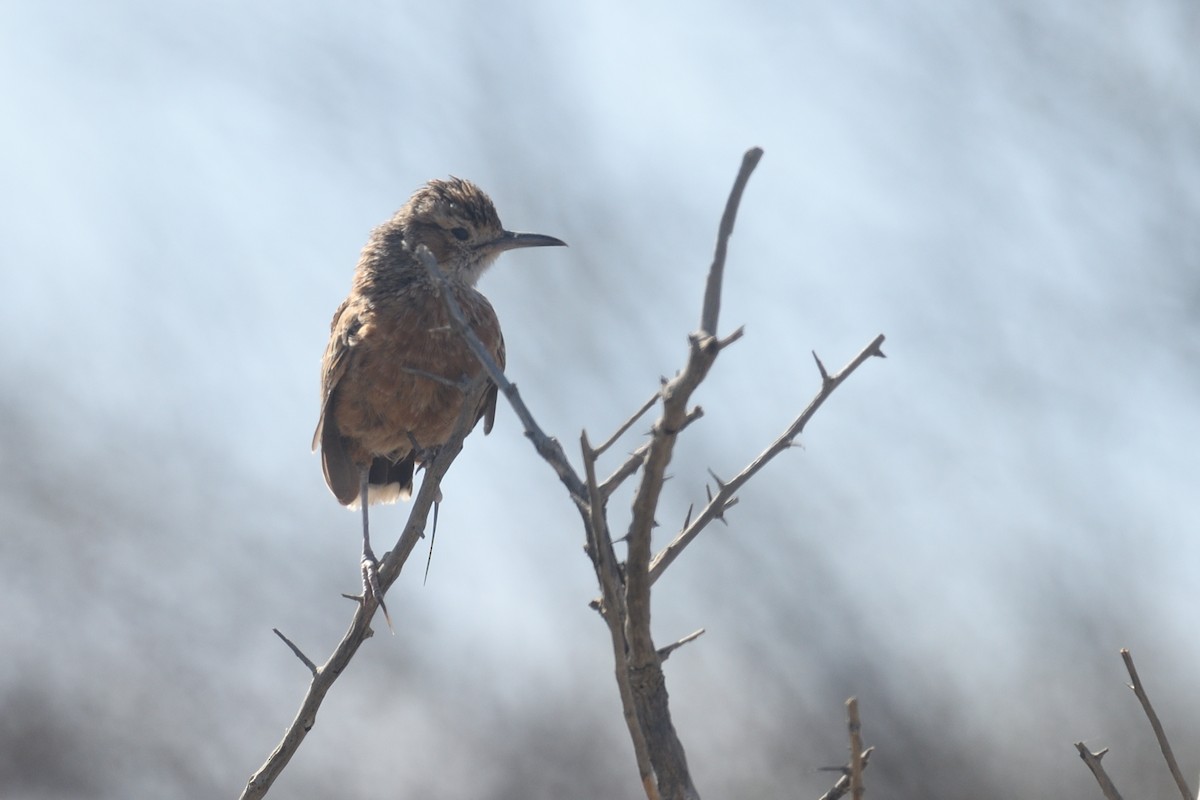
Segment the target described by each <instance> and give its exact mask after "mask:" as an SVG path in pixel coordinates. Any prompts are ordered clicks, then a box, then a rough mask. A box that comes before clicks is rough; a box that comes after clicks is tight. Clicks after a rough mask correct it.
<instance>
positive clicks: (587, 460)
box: [579, 431, 659, 800]
mask: <svg viewBox="0 0 1200 800" xmlns="http://www.w3.org/2000/svg"><path fill="white" fill-rule="evenodd" d="M579 445H580V449H581V450H582V451H583V466H584V474H585V477H586V479H587V489H588V507H589V509H590V516H589V518H588V519H587V520H585V527H586V528H587V534H588V549H589V551H590V555H591V559H592V566H593V567H594V568H595V570H596V580H597V581H598V582H599V584H600V591H601V599H600V601H599V603H597V604H596V605H597V607H598V608H599V610H600V616H601V618H602V619H603V620H604V624H605V625H606V626H607V627H608V632H609V639H610V643H611V645H612V650H613V665H614V672H615V675H616V679H617V692H618V693H619V695H620V697H621V709H622V712H623V713H624V716H625V726H626V727H627V728H628V729H629V738H630V740H631V741H632V742H633V752H634V757H635V758H636V760H637V767H638V775H639V777H640V778H641V781H642V788H643V789H645V791H646V798H647V800H659V795H658V785H657V783H656V782H655V780H654V767H653V765H652V764H651V761H650V750H649V747H648V746H647V744H646V737H645V734H644V732H643V731H642V727H641V724H640V723H639V722H638V718H637V712H636V710H635V706H634V700H633V687H632V686H631V685H630V681H629V673H628V671H627V670H626V669H625V651H626V648H625V595H624V591H623V590H624V581H623V580H622V578H621V570H620V567H619V566H618V565H617V556H616V553H615V552H613V543H612V536H611V534H609V532H608V520H607V518H606V517H605V515H604V500H603V498H602V497H601V494H600V489H599V487H598V486H597V485H596V458H597V456H598V455H599V454H598V452H597V451H595V450H593V449H592V447H591V445H590V444H589V443H588V438H587V432H586V431H585V432H584V433H582V434H581V435H580V439H579Z"/></svg>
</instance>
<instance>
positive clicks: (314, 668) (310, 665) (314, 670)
mask: <svg viewBox="0 0 1200 800" xmlns="http://www.w3.org/2000/svg"><path fill="white" fill-rule="evenodd" d="M271 630H273V631H274V632H275V635H276V636H278V637H279V638H280V639H282V640H283V643H284V644H286V645H287V646H288V647H290V648H291V650H292V652H293V653H294V654H295V655H296V658H298V659H300V661H301V662H303V664H304V666H306V667H308V671H309V672H311V673H312V674H313V677H316V675H317V665H316V664H314V663H313V662H312V659H311V658H309V657H308V656H306V655H304V651H303V650H301V649H300V648H299V647H297V646H296V643H295V642H293V641H292V640H291V639H289V638H288V637H286V636H284V635H283V633H282V632H281V631H280V630H279V628H271Z"/></svg>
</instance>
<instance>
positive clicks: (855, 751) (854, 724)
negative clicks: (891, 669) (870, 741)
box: [846, 697, 866, 800]
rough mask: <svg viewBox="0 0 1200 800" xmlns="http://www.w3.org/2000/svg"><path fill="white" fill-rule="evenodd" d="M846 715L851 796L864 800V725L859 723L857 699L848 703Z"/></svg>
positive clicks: (853, 698) (852, 699) (857, 799)
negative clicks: (862, 735)
mask: <svg viewBox="0 0 1200 800" xmlns="http://www.w3.org/2000/svg"><path fill="white" fill-rule="evenodd" d="M846 715H847V717H848V718H849V728H850V796H851V797H853V798H854V800H862V796H863V792H864V791H866V789H865V788H864V787H863V762H862V737H861V735H860V734H861V732H862V723H861V722H859V721H858V698H857V697H851V698H850V699H849V700H847V701H846Z"/></svg>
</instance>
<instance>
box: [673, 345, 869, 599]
mask: <svg viewBox="0 0 1200 800" xmlns="http://www.w3.org/2000/svg"><path fill="white" fill-rule="evenodd" d="M883 342H884V336H883V334H880V335H878V336H876V337H875V339H874V340H872V342H871V343H870V344H868V345H867V346H866V347H864V348H863V349H862V350H861V351H860V352H859V354H858V355H856V356H855V357H854V358H853V359H851V360H850V363H848V364H847V365H846V366H844V367H842V369H841V370H840V371H838V373H837V374H836V375H829V374H828V373H826V372H825V368H824V365H821V376H822V380H821V388H820V390H819V391H818V392H817V394H816V396H815V397H814V398H813V399H812V401H810V402H809V404H808V407H807V408H805V409H804V411H803V412H801V414H800V416H798V417H796V419H795V420H793V422H792V424H791V425H789V426H788V428H787V430H785V431H784V432H783V433H782V434H781V435H780V436H779V438H777V439H776V440H775V441H774V442H773V443H772V444H771V445H770V446H769V447H768V448H767V449H766V450H764V451H763V452H761V453H760V454H759V455H758V456H757V457H756V458H755V459H754V460H753V461H751V462H750V463H749V464H748V465H746V467H745V468H744V469H743V470H742V471H741V472H739V473H738V474H737V475H735V476H734V477H733V478H731V479H730V480H729V481H728V482H727V483H725V484H723V485H721V487H720V489H719V490H718V491H717V493H716V494H715V495H713V496H712V497H711V498H710V499H709V502H708V504H707V505H705V507H704V508H703V509H702V510H701V511H700V513H699V514H698V515H696V517H695V519H693V520H692V521H691V522H690V524H688V525H686V526H684V528H683V530H681V531H680V532H679V533H678V534H677V535H676V536H675V538H674V540H672V541H671V543H670V544H668V545H667V546H666V547H664V548H663V549H662V551H661V552H659V554H658V555H657V556H655V557H654V562H653V563H652V564H651V565H650V580H651V582H653V581H656V580H658V579H659V578H660V577H661V576H662V573H663V571H664V570H666V568H667V567H669V566H670V565H671V562H672V561H674V560H675V559H676V558H678V557H679V554H680V553H682V552H683V549H684V548H685V547H687V546H688V545H689V544H691V542H692V540H694V539H695V538H696V536H697V535H699V533H700V531H702V530H704V528H705V527H706V526H707V525H708V524H709V523H710V522H712V521H713V520H714V519H718V518H719V517H720V516H721V515H722V514H724V513H725V510H726V509H727V508H729V506H730V504H731V502H732V501H734V500H735V499H736V498H735V497H734V496H735V495H736V494H737V492H738V491H739V490H740V489H741V488H742V487H743V486H744V485H745V484H746V482H747V481H749V480H750V479H751V478H752V477H754V475H755V473H757V472H758V471H759V470H760V469H762V468H763V467H765V466H766V465H767V464H768V463H769V462H770V461H771V459H773V458H775V456H777V455H779V454H780V453H782V452H783V451H784V450H787V449H788V448H789V447H791V446H792V443H793V441H794V440H795V438H796V437H797V436H799V435H800V434H801V432H803V430H804V426H805V425H807V424H808V421H809V420H810V419H812V417H813V415H814V414H816V413H817V410H818V409H819V408H820V407H821V405H822V404H823V403H824V402H825V401H826V400H827V399H828V398H829V396H830V395H831V394H833V392H834V391H835V390H836V389H837V388H838V387H839V386H841V385H842V382H843V381H845V380H846V378H848V377H850V375H851V374H852V373H853V372H854V371H855V370H856V369H858V368H859V367H860V366H861V365H862V364H863V363H864V362H865V361H866V360H867V359H869V358H871V357H872V356H880V357H882V356H883V351H882V349H881V348H882V347H883ZM817 363H818V364H819V365H820V360H819V359H818V361H817Z"/></svg>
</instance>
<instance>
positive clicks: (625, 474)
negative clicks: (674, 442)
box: [600, 406, 704, 500]
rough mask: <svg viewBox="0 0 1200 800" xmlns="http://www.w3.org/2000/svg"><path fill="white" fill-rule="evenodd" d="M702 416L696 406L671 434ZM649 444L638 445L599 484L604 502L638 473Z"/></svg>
mask: <svg viewBox="0 0 1200 800" xmlns="http://www.w3.org/2000/svg"><path fill="white" fill-rule="evenodd" d="M703 416H704V409H703V408H701V407H700V406H696V407H695V408H693V409H692V410H691V411H689V412H688V413H687V416H686V417H685V418H684V421H683V428H680V429H678V430H675V431H673V432H674V433H676V434H678V433H680V432H681V431H682V430H683V429H684V428H686V427H687V426H688V425H691V424H692V423H693V422H695V421H696V420H698V419H700V418H701V417H703ZM650 444H651V443H650V442H646V443H645V444H642V445H640V446H639V447H638V448H637V449H636V450H634V451H633V452H632V453H630V454H629V457H628V458H627V459H625V462H624V463H623V464H621V466H619V467H617V469H616V470H614V471H613V474H612V475H609V476H608V477H607V478H605V479H604V480H603V481H602V482H601V483H600V494H601V496H602V497H604V499H605V500H608V498H610V497H612V493H613V492H615V491H616V490H617V488H618V487H620V485H621V484H622V483H624V482H625V479H626V478H629V477H630V476H631V475H633V474H635V473H636V472H637V471H638V468H639V467H641V466H642V463H643V462H645V460H646V455H647V454H648V453H649V452H650Z"/></svg>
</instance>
